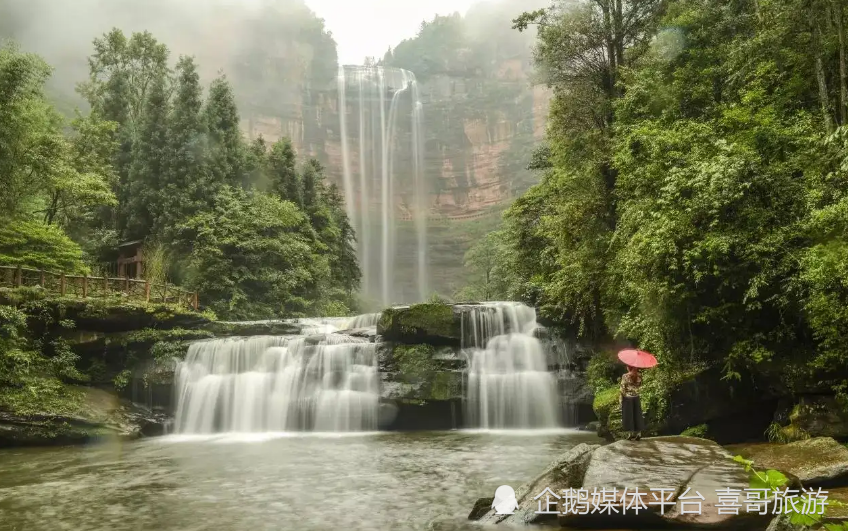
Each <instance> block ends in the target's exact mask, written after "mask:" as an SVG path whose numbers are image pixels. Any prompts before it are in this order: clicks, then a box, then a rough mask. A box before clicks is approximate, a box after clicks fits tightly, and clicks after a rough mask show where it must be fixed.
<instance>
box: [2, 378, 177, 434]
mask: <svg viewBox="0 0 848 531" xmlns="http://www.w3.org/2000/svg"><path fill="white" fill-rule="evenodd" d="M72 390H73V389H72ZM73 391H74V392H76V393H79V394H80V396H81V397H82V401H81V403H80V404H79V406H78V410H77V412H75V413H73V414H61V415H60V414H51V413H49V412H44V413H32V412H27V413H26V414H23V413H17V412H10V411H3V412H0V447H14V446H46V445H66V444H83V443H88V442H94V441H102V440H131V439H137V438H139V437H148V436H156V435H162V434H164V433H165V432H166V431H167V427H168V425H169V424H170V420H171V419H170V417H169V416H168V415H165V414H163V413H157V412H152V411H150V410H148V409H146V408H143V407H140V406H137V405H135V404H132V403H131V402H128V401H126V400H121V399H120V398H118V397H117V396H116V395H115V394H114V393H112V392H110V391H106V390H102V389H93V388H76V389H75V390H73Z"/></svg>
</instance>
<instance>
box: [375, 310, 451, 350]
mask: <svg viewBox="0 0 848 531" xmlns="http://www.w3.org/2000/svg"><path fill="white" fill-rule="evenodd" d="M377 333H378V334H379V335H381V336H383V338H384V339H385V340H386V341H394V342H399V343H415V344H418V343H427V344H430V345H439V346H441V345H450V346H460V344H461V343H462V322H461V312H460V310H459V309H455V308H454V307H453V306H451V305H449V304H444V303H422V304H413V305H411V306H400V307H395V308H388V309H386V310H383V314H382V315H381V316H380V320H379V321H378V322H377Z"/></svg>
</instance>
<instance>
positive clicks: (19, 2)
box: [0, 0, 548, 107]
mask: <svg viewBox="0 0 848 531" xmlns="http://www.w3.org/2000/svg"><path fill="white" fill-rule="evenodd" d="M547 3H548V1H547V0H535V1H529V0H490V1H483V2H481V1H479V0H428V1H421V2H413V1H397V0H359V1H351V0H145V1H139V0H75V1H74V2H66V1H60V0H0V35H5V36H11V37H12V38H13V39H14V40H15V41H17V42H18V43H19V44H20V45H21V46H22V48H24V49H25V50H27V51H32V52H36V53H38V54H40V55H41V56H43V57H44V58H45V59H46V60H47V62H48V63H50V64H51V65H52V66H53V67H54V69H55V70H54V75H53V77H52V79H51V80H50V81H49V84H48V88H49V89H52V90H51V94H52V95H53V97H54V99H56V100H58V103H59V105H60V106H63V105H64V106H66V107H67V106H76V105H82V101H81V100H80V99H79V98H78V96H77V95H75V94H74V93H73V88H72V87H73V86H74V85H75V84H76V83H77V82H79V81H83V80H84V79H85V78H86V76H87V74H88V65H87V62H86V58H87V57H88V56H89V55H90V54H91V53H92V40H93V39H94V38H96V37H98V36H101V35H102V34H103V33H105V32H107V31H109V30H110V29H112V28H113V27H118V28H120V29H122V30H123V31H124V32H125V33H126V34H128V35H129V34H130V33H131V32H133V31H141V30H148V31H150V32H151V33H153V35H154V36H155V37H156V38H157V39H158V40H159V41H160V42H164V43H165V44H167V45H168V47H169V48H170V50H171V52H172V58H175V57H177V56H178V55H180V54H186V55H194V56H196V57H197V59H198V62H199V65H200V69H201V75H202V76H203V77H204V78H206V79H209V78H211V77H212V76H214V75H215V74H216V73H217V72H219V71H225V72H226V71H227V70H228V69H229V68H230V67H231V66H232V64H233V62H234V61H238V57H240V56H245V55H250V54H251V51H250V49H255V47H256V46H261V45H262V42H258V43H257V42H256V40H257V37H256V35H254V34H253V33H254V32H253V31H248V32H246V34H245V32H242V33H241V34H239V33H238V31H237V28H239V27H242V28H243V27H253V26H254V25H255V21H257V20H261V19H262V18H263V12H264V11H263V9H265V8H267V7H268V6H273V7H274V8H275V9H276V10H278V11H279V12H282V13H284V14H285V16H284V19H285V21H286V27H279V24H278V23H277V22H275V23H274V27H273V28H269V30H270V32H271V34H272V35H273V34H281V33H285V32H296V31H299V30H300V27H301V25H302V24H304V23H306V24H308V23H309V22H314V20H315V16H317V17H318V18H320V19H323V20H324V29H325V30H326V31H328V32H330V33H331V34H332V38H333V40H334V41H335V42H336V45H337V48H336V49H337V53H338V61H339V63H340V64H362V63H363V61H364V60H365V58H366V57H376V58H378V59H379V58H381V57H382V56H383V54H385V52H386V51H387V50H388V49H389V48H390V47H395V46H396V45H397V44H398V43H399V42H401V41H402V40H404V39H409V38H412V37H414V36H415V35H416V34H417V32H418V30H419V29H420V27H421V23H422V22H423V21H431V20H432V19H433V18H434V17H435V16H436V15H450V14H453V13H457V12H458V13H460V14H462V15H465V14H466V13H467V12H468V10H469V8H472V7H474V8H475V10H476V11H477V12H478V13H479V12H483V13H485V15H484V16H477V15H474V16H472V17H469V18H470V19H472V20H473V19H475V18H477V19H481V20H482V19H485V18H488V16H490V15H491V12H492V11H501V10H502V11H503V13H502V15H501V16H502V17H503V20H504V23H503V28H502V29H501V31H498V32H497V33H496V34H492V31H491V28H490V27H489V28H487V29H486V32H487V33H488V34H490V37H487V38H492V39H497V38H500V37H504V36H508V34H509V33H510V32H514V31H515V30H512V29H511V28H510V24H509V22H508V21H509V20H510V19H511V18H512V17H514V16H516V15H518V14H520V13H521V12H522V11H523V10H525V9H533V8H534V7H539V6H542V5H546V4H547ZM475 4H476V6H475ZM479 4H486V5H485V6H480V5H479ZM537 4H538V5H537ZM495 6H497V7H495ZM481 7H482V9H481ZM493 8H494V9H493ZM313 13H314V14H313ZM248 40H253V41H254V42H250V43H247V41H248ZM267 46H268V48H273V47H275V46H278V44H277V43H275V42H273V41H272V40H271V39H270V38H269V39H268V43H267ZM266 51H271V50H266Z"/></svg>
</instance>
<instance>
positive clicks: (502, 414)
mask: <svg viewBox="0 0 848 531" xmlns="http://www.w3.org/2000/svg"><path fill="white" fill-rule="evenodd" d="M462 315H463V317H462V337H463V349H464V351H465V353H466V355H467V356H468V360H469V364H468V384H467V391H466V398H467V403H466V415H467V419H468V421H469V422H468V423H469V425H470V426H473V427H477V428H483V429H504V428H516V429H528V428H555V427H557V426H559V424H560V421H559V408H558V404H559V399H558V396H557V384H556V379H555V377H554V375H553V374H552V373H551V372H549V371H548V360H547V357H546V355H545V352H544V350H543V348H542V344H541V343H540V342H539V340H538V339H536V338H535V337H534V335H533V331H534V330H535V328H536V327H537V324H536V310H534V309H533V308H530V307H528V306H525V305H523V304H519V303H514V302H493V303H487V304H481V305H479V306H472V307H469V308H467V309H465V311H463V314H462Z"/></svg>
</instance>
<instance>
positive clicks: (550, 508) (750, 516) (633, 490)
mask: <svg viewBox="0 0 848 531" xmlns="http://www.w3.org/2000/svg"><path fill="white" fill-rule="evenodd" d="M735 455H741V456H742V457H744V458H746V459H750V460H752V461H754V467H755V468H756V469H757V470H760V471H763V470H766V469H775V470H778V471H781V472H783V473H784V475H786V476H787V478H788V481H789V484H788V486H787V487H788V488H789V489H790V496H791V494H792V489H795V491H796V493H797V495H798V496H799V501H798V503H797V505H796V506H797V507H798V508H799V509H800V508H801V507H802V506H803V499H804V497H805V496H807V494H806V493H805V489H806V490H808V491H809V490H810V489H812V490H815V491H816V492H818V489H819V488H822V492H821V496H819V498H818V499H819V500H820V501H819V502H818V504H819V505H818V506H817V507H821V506H822V505H825V506H827V502H828V501H830V500H835V501H837V502H838V501H843V502H848V448H846V447H845V446H843V445H841V444H840V443H838V442H836V441H835V440H834V439H831V438H829V437H821V438H814V439H809V440H805V441H799V442H795V443H790V444H772V443H762V444H754V445H735V446H730V447H727V448H724V447H722V446H720V445H718V444H717V443H715V442H713V441H710V440H707V439H701V438H696V437H682V436H671V437H651V438H646V439H642V440H641V441H628V440H621V441H617V442H614V443H611V444H607V445H592V444H585V443H584V444H580V445H578V446H576V447H574V448H572V449H570V450H569V451H567V452H565V453H564V454H563V455H562V456H560V457H559V458H557V459H556V460H554V461H553V462H552V463H551V464H550V465H549V466H548V467H547V468H546V469H545V470H544V471H543V472H542V473H541V474H540V475H538V476H537V477H536V478H535V479H533V480H532V481H530V482H528V483H525V484H524V485H522V486H521V487H519V488H518V489H516V491H515V493H516V502H517V509H515V511H514V512H513V513H512V514H497V512H496V510H495V509H493V508H491V507H492V503H493V501H494V499H493V498H480V499H478V500H477V502H476V503H475V505H474V507H473V509H472V511H471V514H469V517H468V518H469V519H470V520H476V521H478V522H479V523H480V524H500V525H503V526H522V525H526V524H540V525H545V526H551V525H553V526H557V525H558V526H559V527H563V528H570V529H574V528H593V529H661V528H662V529H665V528H672V529H690V528H691V529H722V530H724V529H744V530H766V529H768V530H769V531H789V530H795V529H799V530H800V529H803V528H801V527H794V526H792V525H791V524H790V523H789V518H788V515H786V514H781V513H780V512H779V511H778V513H777V514H775V511H774V506H773V500H772V501H770V502H769V503H768V504H766V505H762V504H757V502H754V501H751V498H752V497H753V495H759V494H760V492H756V491H755V490H754V489H753V488H751V482H750V479H751V473H749V472H748V471H746V470H745V467H744V465H742V464H741V463H738V462H736V461H734V459H733V458H734V456H735ZM787 487H784V488H787ZM827 488H830V490H827ZM637 493H638V495H637ZM752 493H753V494H752ZM639 500H641V503H640V502H639ZM811 510H816V511H817V509H811ZM843 519H848V511H846V510H845V508H844V507H843V506H840V505H838V504H833V507H828V508H826V509H825V511H824V517H823V520H822V521H823V522H832V523H836V522H841V521H842V520H843Z"/></svg>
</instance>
